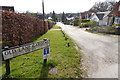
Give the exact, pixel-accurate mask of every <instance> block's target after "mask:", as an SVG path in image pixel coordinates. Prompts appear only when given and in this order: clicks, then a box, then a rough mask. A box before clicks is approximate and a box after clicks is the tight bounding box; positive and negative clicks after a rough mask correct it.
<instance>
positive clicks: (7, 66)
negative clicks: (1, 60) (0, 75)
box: [5, 46, 10, 75]
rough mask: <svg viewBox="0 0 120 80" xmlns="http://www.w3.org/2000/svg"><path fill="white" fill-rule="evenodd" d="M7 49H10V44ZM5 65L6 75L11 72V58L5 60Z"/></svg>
mask: <svg viewBox="0 0 120 80" xmlns="http://www.w3.org/2000/svg"><path fill="white" fill-rule="evenodd" d="M5 50H8V46H6V47H5ZM5 66H6V75H9V74H10V60H9V59H7V60H5Z"/></svg>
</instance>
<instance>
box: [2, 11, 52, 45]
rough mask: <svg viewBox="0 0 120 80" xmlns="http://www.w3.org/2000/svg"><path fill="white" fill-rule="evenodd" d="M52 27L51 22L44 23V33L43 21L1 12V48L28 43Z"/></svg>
mask: <svg viewBox="0 0 120 80" xmlns="http://www.w3.org/2000/svg"><path fill="white" fill-rule="evenodd" d="M52 26H53V23H52V22H49V21H45V31H44V26H43V21H42V20H40V19H38V18H32V17H29V16H25V15H23V14H17V13H14V12H10V11H2V41H3V43H2V47H4V46H9V47H13V46H19V45H22V44H26V43H29V42H31V41H32V40H34V39H35V38H36V37H38V36H39V35H42V34H44V32H47V31H48V29H49V28H51V27H52Z"/></svg>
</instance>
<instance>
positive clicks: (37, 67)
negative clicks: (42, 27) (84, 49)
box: [2, 27, 82, 78]
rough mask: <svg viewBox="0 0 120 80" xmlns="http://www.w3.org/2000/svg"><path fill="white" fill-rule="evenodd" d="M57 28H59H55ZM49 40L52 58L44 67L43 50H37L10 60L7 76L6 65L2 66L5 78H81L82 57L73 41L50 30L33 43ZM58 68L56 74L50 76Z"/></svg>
mask: <svg viewBox="0 0 120 80" xmlns="http://www.w3.org/2000/svg"><path fill="white" fill-rule="evenodd" d="M53 28H56V29H57V27H53ZM44 38H47V39H49V40H50V58H49V59H48V62H47V65H43V50H37V51H34V52H31V53H29V54H26V55H22V56H19V57H16V58H13V59H11V60H10V67H11V74H10V75H9V76H6V75H5V64H4V63H3V65H2V71H3V73H2V75H3V77H10V78H81V74H82V71H81V69H80V60H81V55H80V54H78V52H77V50H76V49H75V48H74V46H75V45H74V43H73V41H72V40H71V39H70V38H69V37H68V36H67V37H66V35H65V34H64V33H63V32H62V31H58V30H57V31H55V30H53V31H52V30H50V31H48V32H47V33H46V34H44V35H43V36H40V37H38V38H37V39H35V40H34V41H33V42H37V41H40V40H43V39H44ZM51 68H56V72H57V73H56V74H50V73H49V71H50V69H51Z"/></svg>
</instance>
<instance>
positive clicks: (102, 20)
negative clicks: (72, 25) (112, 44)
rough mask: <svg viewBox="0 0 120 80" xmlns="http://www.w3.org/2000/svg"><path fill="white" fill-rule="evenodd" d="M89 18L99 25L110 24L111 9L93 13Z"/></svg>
mask: <svg viewBox="0 0 120 80" xmlns="http://www.w3.org/2000/svg"><path fill="white" fill-rule="evenodd" d="M90 20H91V21H96V22H98V25H99V26H107V25H111V20H112V15H111V11H107V12H97V13H93V14H92V16H91V17H90Z"/></svg>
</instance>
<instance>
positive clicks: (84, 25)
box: [80, 21, 97, 28]
mask: <svg viewBox="0 0 120 80" xmlns="http://www.w3.org/2000/svg"><path fill="white" fill-rule="evenodd" d="M96 24H97V22H96V21H89V22H86V23H82V25H80V28H82V27H93V26H95V25H96Z"/></svg>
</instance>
